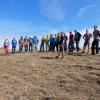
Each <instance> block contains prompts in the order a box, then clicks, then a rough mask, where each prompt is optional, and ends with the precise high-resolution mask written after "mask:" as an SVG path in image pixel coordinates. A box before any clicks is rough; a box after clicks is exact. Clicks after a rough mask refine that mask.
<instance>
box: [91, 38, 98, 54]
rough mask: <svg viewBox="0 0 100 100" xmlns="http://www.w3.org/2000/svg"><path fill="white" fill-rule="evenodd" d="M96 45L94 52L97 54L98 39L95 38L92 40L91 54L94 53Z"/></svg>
mask: <svg viewBox="0 0 100 100" xmlns="http://www.w3.org/2000/svg"><path fill="white" fill-rule="evenodd" d="M95 46H96V53H97V54H98V53H99V39H95V40H94V41H93V42H92V54H94V53H95V52H94V47H95Z"/></svg>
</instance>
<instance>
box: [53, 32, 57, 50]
mask: <svg viewBox="0 0 100 100" xmlns="http://www.w3.org/2000/svg"><path fill="white" fill-rule="evenodd" d="M55 47H56V51H57V52H58V37H57V34H55V40H54V45H53V51H54V50H55Z"/></svg>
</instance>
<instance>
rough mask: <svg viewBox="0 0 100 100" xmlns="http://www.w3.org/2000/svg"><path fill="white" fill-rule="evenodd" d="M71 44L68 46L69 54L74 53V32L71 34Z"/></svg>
mask: <svg viewBox="0 0 100 100" xmlns="http://www.w3.org/2000/svg"><path fill="white" fill-rule="evenodd" d="M69 34H70V35H69V44H68V49H69V52H73V50H74V35H73V34H72V32H69Z"/></svg>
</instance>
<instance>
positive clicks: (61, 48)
mask: <svg viewBox="0 0 100 100" xmlns="http://www.w3.org/2000/svg"><path fill="white" fill-rule="evenodd" d="M64 42H65V40H64V34H63V33H61V39H60V46H59V52H58V56H56V57H55V58H58V57H59V56H60V53H62V59H63V58H64Z"/></svg>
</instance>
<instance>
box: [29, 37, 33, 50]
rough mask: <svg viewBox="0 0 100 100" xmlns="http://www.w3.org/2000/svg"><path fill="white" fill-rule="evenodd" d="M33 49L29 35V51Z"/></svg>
mask: <svg viewBox="0 0 100 100" xmlns="http://www.w3.org/2000/svg"><path fill="white" fill-rule="evenodd" d="M30 51H31V52H32V51H33V41H32V36H30V37H29V52H30Z"/></svg>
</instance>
